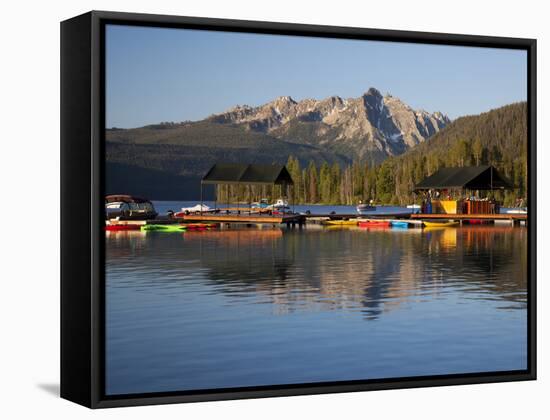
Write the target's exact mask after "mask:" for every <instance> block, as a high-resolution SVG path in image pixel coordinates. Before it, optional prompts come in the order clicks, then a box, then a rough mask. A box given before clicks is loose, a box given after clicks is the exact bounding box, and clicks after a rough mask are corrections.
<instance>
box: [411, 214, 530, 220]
mask: <svg viewBox="0 0 550 420" xmlns="http://www.w3.org/2000/svg"><path fill="white" fill-rule="evenodd" d="M410 217H411V219H423V220H441V219H444V220H449V219H452V220H472V219H473V220H493V221H494V220H518V221H521V220H527V214H519V213H502V214H447V213H441V214H440V213H437V214H425V213H415V214H411V216H410Z"/></svg>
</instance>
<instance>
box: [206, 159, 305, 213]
mask: <svg viewBox="0 0 550 420" xmlns="http://www.w3.org/2000/svg"><path fill="white" fill-rule="evenodd" d="M209 184H210V185H215V186H216V188H217V187H218V186H220V185H243V186H246V187H248V188H249V187H250V186H252V185H279V186H280V187H281V193H282V195H287V194H288V189H289V187H292V186H293V185H294V181H293V180H292V177H291V176H290V173H289V172H288V170H287V169H286V166H285V165H277V164H272V165H262V164H240V163H217V164H215V165H214V166H212V167H211V168H210V170H209V171H208V172H207V173H206V175H204V177H203V178H202V180H201V204H202V189H203V186H204V185H209ZM215 195H216V196H217V194H215ZM292 201H294V200H292Z"/></svg>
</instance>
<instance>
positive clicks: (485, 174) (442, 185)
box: [415, 165, 512, 190]
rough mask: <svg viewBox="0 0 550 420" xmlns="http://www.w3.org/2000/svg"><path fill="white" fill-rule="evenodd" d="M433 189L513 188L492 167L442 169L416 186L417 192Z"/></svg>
mask: <svg viewBox="0 0 550 420" xmlns="http://www.w3.org/2000/svg"><path fill="white" fill-rule="evenodd" d="M431 188H436V189H446V188H467V189H470V190H490V189H499V188H512V185H511V184H510V182H509V181H508V180H507V179H506V178H504V177H503V176H502V175H500V173H499V172H498V171H497V170H496V169H495V168H494V167H492V166H488V165H482V166H466V167H463V168H441V169H440V170H439V171H437V172H436V173H434V174H432V175H430V176H429V177H428V178H426V179H424V180H423V181H422V182H420V183H419V184H417V185H416V186H415V190H428V189H431Z"/></svg>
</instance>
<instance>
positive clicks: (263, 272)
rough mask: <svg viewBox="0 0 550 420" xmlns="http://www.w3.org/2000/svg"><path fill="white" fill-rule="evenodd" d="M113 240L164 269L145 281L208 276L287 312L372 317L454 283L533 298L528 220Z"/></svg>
mask: <svg viewBox="0 0 550 420" xmlns="http://www.w3.org/2000/svg"><path fill="white" fill-rule="evenodd" d="M107 245H108V246H107V249H108V264H113V265H118V266H119V267H124V264H125V263H126V264H132V267H131V268H132V270H134V271H139V270H146V271H150V272H151V273H153V274H154V275H155V276H156V277H148V278H141V279H140V280H137V282H138V283H139V282H141V283H148V284H154V285H155V289H154V290H152V292H157V293H158V292H160V293H162V292H163V290H164V289H163V286H162V285H163V284H164V285H165V287H168V289H166V290H169V291H170V292H171V293H172V292H173V291H174V287H177V285H178V284H180V285H181V286H182V287H185V286H188V285H189V282H190V281H191V282H200V283H201V284H203V285H207V286H210V287H211V288H210V289H208V292H205V293H217V294H221V295H224V296H226V297H227V298H229V299H228V301H227V302H226V304H228V305H238V304H239V302H241V303H242V304H243V305H246V304H251V303H263V304H265V303H268V304H272V305H273V312H275V313H279V314H284V313H289V312H293V311H299V310H306V311H307V310H314V311H323V310H344V311H361V312H362V313H363V314H364V317H365V319H370V320H372V319H377V318H378V317H379V316H381V314H383V313H384V312H385V311H391V310H394V309H396V308H399V307H400V306H402V305H403V304H404V303H406V302H408V301H416V300H422V299H429V298H435V297H437V296H438V295H441V294H444V293H449V292H452V293H461V294H462V295H463V296H462V298H466V299H485V300H489V299H491V300H493V299H494V300H502V301H506V302H508V305H506V307H507V308H524V307H525V303H526V272H527V267H526V263H527V261H526V229H524V228H513V227H494V226H490V227H464V228H442V229H441V228H440V229H437V228H434V229H424V230H420V229H409V230H401V231H396V230H389V229H383V230H364V229H338V230H334V229H305V230H303V231H302V230H300V231H298V230H296V231H293V230H281V229H278V228H277V229H227V230H213V231H203V232H186V233H175V234H166V233H158V232H150V233H147V234H146V233H142V232H116V233H114V234H112V235H109V236H108V237H107ZM134 258H137V260H135V259H134ZM125 259H126V261H125ZM142 260H146V262H145V263H144V264H145V266H141V265H140V261H142ZM136 262H137V264H136ZM126 268H130V267H126ZM193 273H196V274H197V278H195V279H193V278H192V277H193ZM178 274H182V275H181V276H180V275H178ZM127 280H128V279H127ZM131 283H132V284H134V285H135V284H136V283H135V282H134V280H133V279H131ZM126 284H127V282H123V284H122V286H123V287H124V285H126ZM111 285H112V286H116V284H111ZM119 285H120V284H119Z"/></svg>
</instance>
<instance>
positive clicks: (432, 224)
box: [424, 221, 459, 227]
mask: <svg viewBox="0 0 550 420" xmlns="http://www.w3.org/2000/svg"><path fill="white" fill-rule="evenodd" d="M424 225H425V226H426V227H454V226H458V225H459V222H454V221H448V222H427V221H424Z"/></svg>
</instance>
